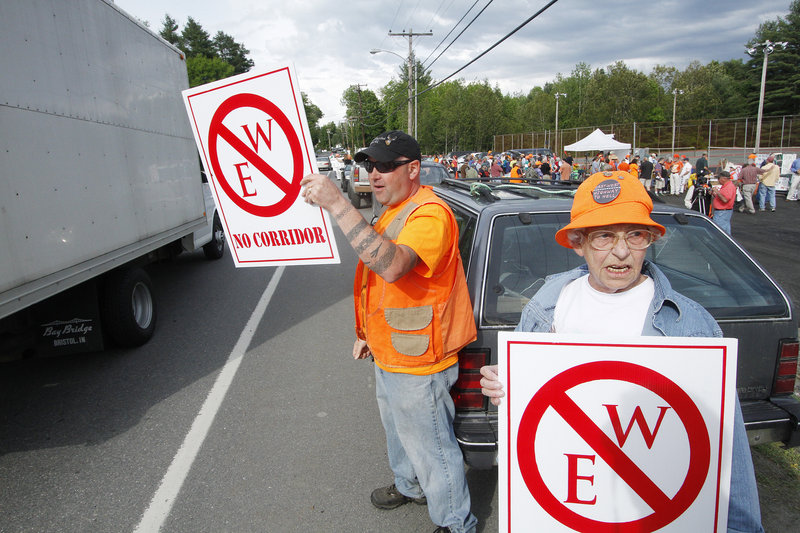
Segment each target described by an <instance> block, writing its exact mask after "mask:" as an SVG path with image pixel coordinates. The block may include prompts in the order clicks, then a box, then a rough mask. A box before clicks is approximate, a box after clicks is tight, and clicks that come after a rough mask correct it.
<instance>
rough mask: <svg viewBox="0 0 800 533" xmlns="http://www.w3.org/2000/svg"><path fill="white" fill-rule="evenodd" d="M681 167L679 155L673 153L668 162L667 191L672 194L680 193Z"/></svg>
mask: <svg viewBox="0 0 800 533" xmlns="http://www.w3.org/2000/svg"><path fill="white" fill-rule="evenodd" d="M681 169H683V165H682V164H681V156H680V155H679V154H675V155H674V156H672V162H671V163H670V164H669V192H670V194H671V195H673V196H678V195H679V194H680V193H681Z"/></svg>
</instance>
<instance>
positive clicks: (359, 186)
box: [342, 164, 372, 209]
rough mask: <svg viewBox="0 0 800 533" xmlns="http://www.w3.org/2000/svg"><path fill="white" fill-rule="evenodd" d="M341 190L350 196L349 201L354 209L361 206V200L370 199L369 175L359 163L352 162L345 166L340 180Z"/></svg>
mask: <svg viewBox="0 0 800 533" xmlns="http://www.w3.org/2000/svg"><path fill="white" fill-rule="evenodd" d="M342 191H343V192H344V193H345V194H346V195H347V197H348V198H350V203H351V204H353V207H355V208H356V209H360V208H361V201H362V200H366V201H369V202H371V201H372V187H371V186H370V184H369V176H368V173H367V171H366V169H364V167H362V166H361V165H358V164H353V165H348V166H346V167H345V177H344V179H343V180H342Z"/></svg>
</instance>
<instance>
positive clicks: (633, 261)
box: [573, 224, 649, 293]
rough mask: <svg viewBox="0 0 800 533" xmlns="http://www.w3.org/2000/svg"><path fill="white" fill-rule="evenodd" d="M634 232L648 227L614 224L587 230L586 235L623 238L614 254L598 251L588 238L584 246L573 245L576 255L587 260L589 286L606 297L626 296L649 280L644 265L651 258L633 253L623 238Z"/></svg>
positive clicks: (620, 239) (614, 248)
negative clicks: (597, 233)
mask: <svg viewBox="0 0 800 533" xmlns="http://www.w3.org/2000/svg"><path fill="white" fill-rule="evenodd" d="M632 230H643V231H648V230H649V228H648V227H647V226H644V225H641V224H613V225H610V226H600V227H594V228H586V230H585V234H589V233H593V232H596V231H605V232H610V233H615V234H617V236H618V237H619V238H618V239H617V242H616V244H615V245H614V247H613V248H611V249H610V250H605V251H601V250H595V249H594V248H592V247H591V246H590V244H589V240H588V239H586V238H584V239H582V241H581V244H580V245H573V249H574V250H575V253H577V254H578V255H579V256H581V257H583V258H584V260H586V265H587V266H588V267H589V285H591V286H592V287H593V288H594V289H595V290H598V291H600V292H605V293H615V292H623V291H627V290H628V289H631V288H633V287H635V286H637V285H638V284H639V283H641V282H642V281H644V280H645V276H644V275H643V274H642V265H643V264H644V258H645V255H646V254H647V249H644V250H631V249H630V248H628V244H627V243H626V241H625V239H624V238H623V236H624V234H625V233H627V232H629V231H632Z"/></svg>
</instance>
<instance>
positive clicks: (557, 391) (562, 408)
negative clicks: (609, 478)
mask: <svg viewBox="0 0 800 533" xmlns="http://www.w3.org/2000/svg"><path fill="white" fill-rule="evenodd" d="M556 344H557V345H559V346H606V347H623V348H648V349H665V348H667V349H673V348H693V349H704V350H705V349H710V350H721V352H722V366H723V369H724V368H725V361H726V360H727V347H726V346H724V345H717V346H697V345H683V344H674V345H660V344H659V345H642V344H597V343H564V342H559V343H552V342H533V341H509V342H508V344H507V348H506V360H507V361H506V362H507V368H508V378H507V387H508V388H507V390H508V397H510V396H511V391H512V379H511V376H512V372H511V349H512V346H514V345H556ZM628 365H631V366H628ZM578 367H582V369H581V370H579V371H573V370H574V368H578ZM578 367H573V369H568V370H567V371H564V372H562V373H561V374H559V375H558V376H555V377H554V378H552V379H551V380H550V381H548V383H547V384H545V385H544V386H543V387H542V388H541V389H540V390H539V392H537V393H536V395H534V398H533V399H531V402H529V404H528V407H527V408H526V410H525V413H524V414H523V420H526V417H527V423H528V427H527V428H522V426H523V424H522V423H521V424H520V432H519V434H518V438H517V442H518V446H517V448H518V449H517V454H518V459H519V462H520V470H521V472H522V473H523V479H524V480H525V482H526V484H527V485H528V489H529V491H530V492H531V494H532V495H533V496H534V498H535V499H536V500H537V502H539V504H540V505H541V506H542V508H543V509H544V510H545V511H547V512H548V513H549V514H550V515H551V516H553V517H554V518H555V519H556V520H559V521H560V522H561V523H564V524H565V525H568V526H569V527H573V528H575V529H584V530H585V529H587V528H588V529H589V530H591V531H641V530H642V528H646V529H647V530H653V529H658V528H660V527H663V526H664V525H666V524H668V523H670V522H672V521H673V520H674V519H675V518H677V517H678V516H680V515H681V514H682V513H683V512H684V511H685V510H686V509H687V508H688V507H689V506H690V505H691V503H692V502H693V501H694V500H695V498H696V497H697V494H699V491H700V490H701V489H702V486H703V484H704V483H705V479H706V477H707V474H708V469H709V468H710V464H709V461H710V442H709V441H708V433H707V430H706V428H705V422H704V421H703V419H702V415H701V414H700V413H699V410H698V409H697V407H696V406H695V405H694V403H693V402H692V400H691V398H689V396H688V395H687V394H686V393H685V392H684V391H683V390H682V389H680V387H678V386H677V385H676V384H675V383H674V382H672V381H671V380H669V379H668V378H666V377H665V376H663V375H661V374H659V373H657V372H655V371H653V370H651V369H648V368H646V367H643V366H640V365H634V364H632V363H626V362H622V361H600V362H595V363H587V364H584V365H578ZM633 367H636V368H635V369H634V368H633ZM645 376H647V379H644V377H645ZM597 379H612V380H613V379H616V380H620V381H627V382H630V383H634V384H637V385H640V386H644V387H646V388H648V389H649V390H651V391H652V392H654V393H655V394H658V395H659V396H661V397H662V398H664V399H665V400H667V401H668V403H670V405H671V406H672V407H673V408H674V409H675V411H676V413H677V414H678V416H679V417H680V418H681V421H682V422H683V424H684V426H686V427H687V434H688V435H689V439H690V450H691V454H690V467H689V471H688V472H687V476H686V479H685V480H684V483H683V485H682V486H681V488H680V489H679V491H678V493H676V495H675V497H673V498H672V499H669V498H668V497H667V496H666V495H664V494H663V491H661V489H660V488H658V487H657V485H656V484H655V483H653V482H652V480H649V478H647V476H646V475H644V473H643V472H641V469H639V468H638V467H637V466H636V465H635V463H633V462H632V461H631V460H630V458H628V457H627V456H626V455H625V454H624V453H623V452H622V450H621V449H620V448H619V447H618V446H617V445H616V444H615V443H614V442H613V441H612V440H611V439H610V438H609V437H608V436H607V435H605V433H603V432H602V430H600V428H599V427H597V425H596V424H595V423H594V422H593V421H591V420H590V419H589V418H588V416H586V414H585V413H584V412H583V411H582V410H581V409H580V408H579V407H578V406H577V405H576V404H574V402H573V401H572V400H571V399H569V397H568V396H567V395H566V394H565V392H566V390H568V389H570V388H572V387H574V386H576V385H579V384H581V383H584V382H588V381H593V380H597ZM652 379H655V382H658V383H660V384H661V387H660V388H657V390H654V387H652V386H648V385H647V383H640V381H647V380H652ZM726 379H727V376H726V374H725V372H724V370H723V376H722V383H723V384H724V383H725V380H726ZM664 386H666V387H667V388H666V389H664V388H663V387H664ZM543 390H544V392H542V391H543ZM665 390H666V392H665ZM565 398H566V399H567V400H568V402H564V399H565ZM534 400H536V403H535V402H534ZM554 403H558V404H559V405H558V407H556V406H555V405H554ZM569 404H572V405H569ZM724 404H725V394H724V387H723V394H722V406H724ZM532 406H533V407H532ZM548 407H553V408H554V409H555V410H556V412H559V414H560V416H562V417H563V418H564V420H565V421H566V422H567V423H568V424H570V426H571V427H573V429H575V427H574V426H580V428H581V430H580V431H578V433H579V435H581V436H582V437H583V438H584V439H585V440H587V442H588V443H589V444H590V446H592V448H593V449H595V451H596V452H597V453H598V455H601V457H603V459H604V460H605V461H606V462H607V463H609V461H621V462H619V463H609V466H611V467H612V468H614V465H615V464H616V465H622V466H618V468H620V469H621V470H622V473H621V477H623V479H625V480H626V482H627V483H629V484H630V485H631V488H632V489H633V490H635V491H637V494H638V493H640V492H642V493H643V494H644V496H643V499H644V500H645V501H646V502H648V505H651V506H652V507H654V513H653V514H651V515H648V516H646V517H644V518H642V519H639V520H633V521H629V522H614V523H607V522H601V521H597V520H593V519H589V518H587V517H583V516H581V515H578V514H577V513H574V512H573V511H572V510H570V509H568V508H567V507H566V506H564V505H563V504H562V503H561V502H560V501H558V499H556V498H555V497H554V496H553V494H552V493H551V492H550V491H549V489H548V488H547V487H546V486H545V485H544V481H543V480H542V478H541V475H540V474H539V472H538V466H537V465H536V462H535V450H534V449H533V446H532V444H531V445H530V446H529V447H528V448H525V447H524V446H520V444H519V443H520V442H523V443H524V442H526V441H527V442H530V443H533V442H534V441H533V439H534V438H535V433H536V429H537V427H538V422H539V420H540V419H541V415H543V414H544V411H545V410H546V409H547V408H548ZM510 411H511V410H510V409H508V410H507V417H508V418H507V424H508V426H507V433H508V439H509V444H511V443H512V440H511V436H512V421H511V412H510ZM587 420H588V422H589V424H588V425H587ZM724 422H725V421H724V419H721V420H720V438H719V442H718V445H719V450H720V451H721V447H722V442H723V435H722V427H723V426H724ZM587 427H589V428H590V429H584V428H587ZM693 427H702V431H694V430H692V429H690V428H693ZM523 430H524V431H526V432H527V433H526V434H525V435H524V436H523V435H522V433H523ZM576 431H577V430H576ZM584 433H585V434H586V435H584ZM589 441H591V442H589ZM718 455H719V458H718V461H717V476H716V494H717V495H719V491H720V485H721V477H720V476H721V461H722V455H721V453H719V454H718ZM523 456H525V457H523ZM509 458H510V456H509ZM522 463H525V464H526V466H525V467H523V464H522ZM631 465H633V466H631ZM507 468H508V471H507V474H508V478H507V490H508V494H511V490H512V464H511V461H509V462H508V467H507ZM615 472H618V471H617V469H615ZM619 473H620V472H618V474H619ZM526 476H527V477H526ZM626 478H627V479H626ZM532 485H533V487H534V488H533V489H532V488H531V486H532ZM665 498H666V499H665ZM543 501H544V502H545V503H542V502H543ZM507 505H508V509H507V511H508V524H507V526H508V528H509V530H511V521H512V513H511V507H510V505H511V502H510V498H509V501H508V502H507ZM553 511H555V512H553ZM718 516H719V498H717V501H716V506H715V523H714V530H715V531H716V524H717V522H716V520H717V518H718Z"/></svg>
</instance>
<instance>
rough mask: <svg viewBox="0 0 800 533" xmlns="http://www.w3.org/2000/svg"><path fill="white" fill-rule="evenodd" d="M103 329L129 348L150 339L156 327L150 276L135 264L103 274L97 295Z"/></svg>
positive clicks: (120, 344)
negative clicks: (99, 293)
mask: <svg viewBox="0 0 800 533" xmlns="http://www.w3.org/2000/svg"><path fill="white" fill-rule="evenodd" d="M100 313H101V317H102V321H103V329H104V330H105V332H106V334H107V335H108V338H109V339H110V340H111V341H112V342H113V343H114V344H116V345H117V346H121V347H123V348H133V347H136V346H141V345H142V344H144V343H146V342H147V341H149V340H150V338H151V337H152V336H153V332H154V331H155V329H156V302H155V299H154V298H153V284H152V282H151V281H150V276H148V275H147V273H146V272H145V271H144V270H142V269H141V268H139V267H130V268H123V269H120V270H116V271H114V272H112V273H110V274H109V275H108V276H106V278H105V280H104V281H103V290H102V292H101V296H100Z"/></svg>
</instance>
